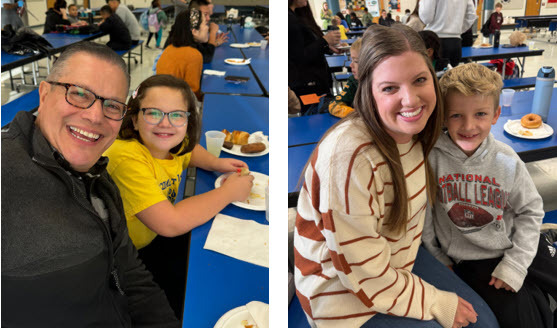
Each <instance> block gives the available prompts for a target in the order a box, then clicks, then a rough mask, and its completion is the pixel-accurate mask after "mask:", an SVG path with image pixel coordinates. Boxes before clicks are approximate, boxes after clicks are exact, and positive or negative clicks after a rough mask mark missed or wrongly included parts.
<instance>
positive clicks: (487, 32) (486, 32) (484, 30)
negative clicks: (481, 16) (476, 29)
mask: <svg viewBox="0 0 557 328" xmlns="http://www.w3.org/2000/svg"><path fill="white" fill-rule="evenodd" d="M490 23H491V16H489V18H488V20H486V21H485V23H484V24H483V25H482V29H481V30H480V32H482V34H483V35H484V37H486V38H487V37H489V35H490V34H491V31H490V30H489V24H490Z"/></svg>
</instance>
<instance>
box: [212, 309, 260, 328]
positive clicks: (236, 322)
mask: <svg viewBox="0 0 557 328" xmlns="http://www.w3.org/2000/svg"><path fill="white" fill-rule="evenodd" d="M243 320H247V321H248V324H249V325H254V327H256V326H255V321H254V320H253V318H252V317H251V315H250V314H249V311H248V308H247V307H246V306H245V305H242V306H239V307H237V308H235V309H232V310H230V311H228V312H226V313H225V314H224V315H223V316H222V317H220V319H219V321H217V323H216V324H215V327H214V328H244V325H242V321H243Z"/></svg>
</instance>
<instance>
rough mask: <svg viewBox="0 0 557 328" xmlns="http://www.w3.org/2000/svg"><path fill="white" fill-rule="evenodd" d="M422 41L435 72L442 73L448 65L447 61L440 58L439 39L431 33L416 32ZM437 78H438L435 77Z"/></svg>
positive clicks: (426, 31) (425, 31)
mask: <svg viewBox="0 0 557 328" xmlns="http://www.w3.org/2000/svg"><path fill="white" fill-rule="evenodd" d="M418 34H420V36H421V37H422V40H424V44H425V47H426V51H427V55H428V56H429V58H431V63H432V64H433V68H434V69H435V72H443V70H444V69H445V68H446V67H447V65H449V60H448V59H446V58H441V41H439V37H438V36H437V34H436V33H435V32H433V31H429V30H424V31H420V32H418ZM437 77H440V76H439V75H437Z"/></svg>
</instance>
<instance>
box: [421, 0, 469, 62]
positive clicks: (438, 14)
mask: <svg viewBox="0 0 557 328" xmlns="http://www.w3.org/2000/svg"><path fill="white" fill-rule="evenodd" d="M419 14H420V19H421V20H422V21H423V22H424V23H425V24H426V27H425V29H426V30H429V31H433V32H435V33H436V34H437V35H438V36H439V39H440V40H441V53H443V56H444V57H445V58H448V59H449V62H450V63H451V66H453V67H456V66H457V65H458V63H459V62H460V59H461V58H462V39H461V38H460V35H461V34H462V33H464V32H466V30H468V29H469V28H470V27H471V26H472V24H474V21H475V20H476V6H475V5H474V2H473V1H472V0H466V1H464V0H421V3H420V9H419Z"/></svg>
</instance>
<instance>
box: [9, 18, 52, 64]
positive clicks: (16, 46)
mask: <svg viewBox="0 0 557 328" xmlns="http://www.w3.org/2000/svg"><path fill="white" fill-rule="evenodd" d="M2 50H4V51H5V52H7V53H10V54H14V55H20V56H21V55H28V54H43V55H46V56H49V57H50V54H51V52H52V51H53V46H52V44H50V42H48V41H47V40H46V39H45V38H43V37H42V36H40V35H39V34H37V33H36V32H35V31H33V30H32V29H30V28H28V27H21V28H20V29H18V30H17V31H14V29H13V27H12V26H11V25H10V24H8V25H6V26H4V28H3V29H2Z"/></svg>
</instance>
